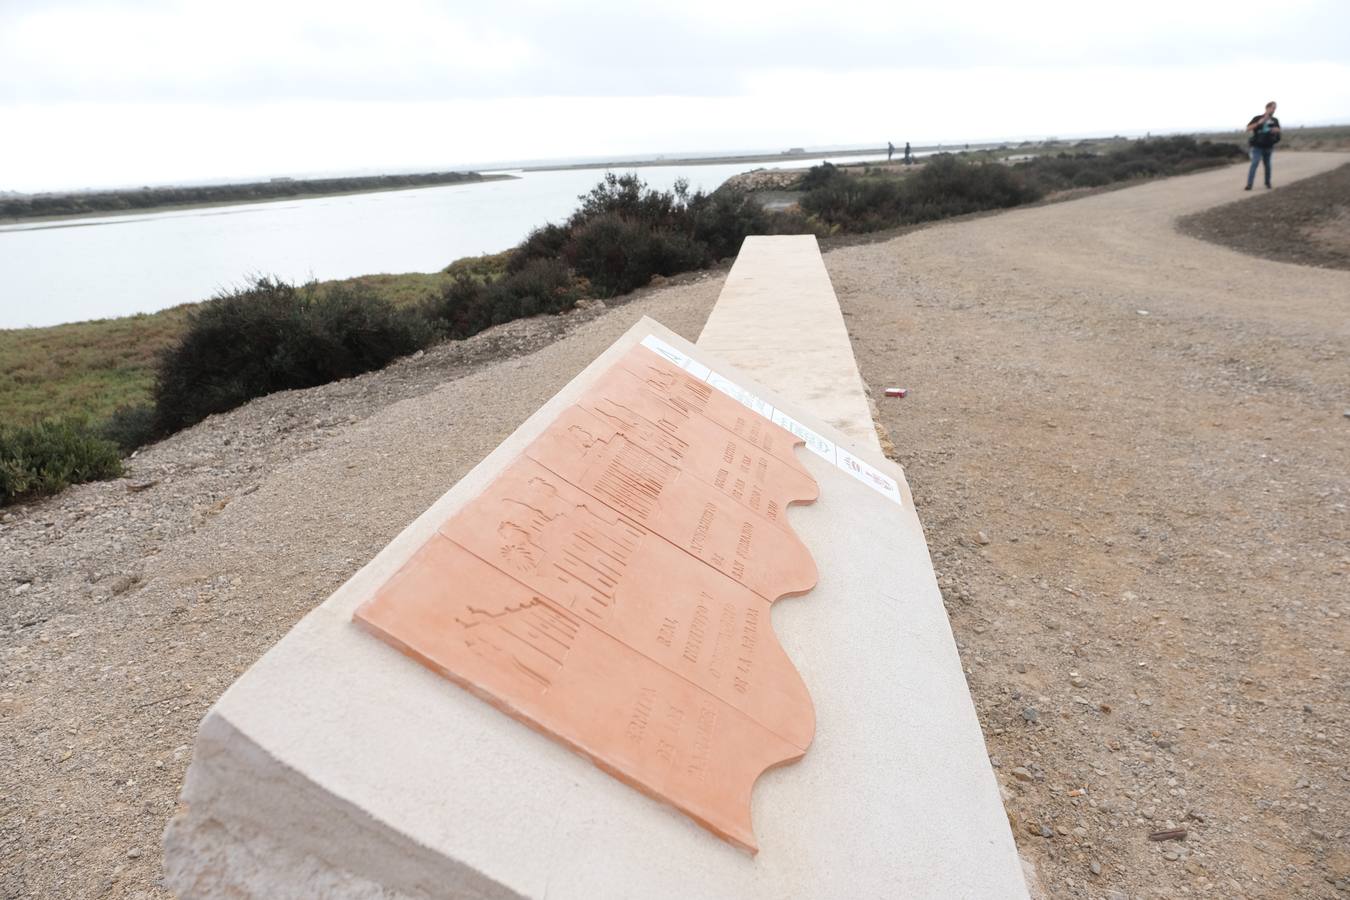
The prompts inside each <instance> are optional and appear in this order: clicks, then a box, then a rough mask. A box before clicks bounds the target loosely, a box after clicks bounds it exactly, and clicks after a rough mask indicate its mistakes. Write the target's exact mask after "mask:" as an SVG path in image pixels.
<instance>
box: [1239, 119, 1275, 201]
mask: <svg viewBox="0 0 1350 900" xmlns="http://www.w3.org/2000/svg"><path fill="white" fill-rule="evenodd" d="M1279 142H1280V120H1279V119H1277V118H1275V101H1274V100H1272V101H1270V102H1269V103H1267V104H1266V111H1265V114H1264V115H1260V116H1252V120H1251V121H1250V122H1248V123H1247V144H1248V146H1250V147H1251V148H1252V167H1251V168H1250V169H1248V170H1247V186H1246V187H1245V188H1243V190H1244V191H1250V190H1251V189H1252V182H1253V181H1255V180H1256V167H1257V166H1258V165H1262V164H1264V165H1265V171H1266V187H1267V188H1269V187H1270V154H1271V153H1273V152H1274V151H1275V145H1276V144H1278V143H1279Z"/></svg>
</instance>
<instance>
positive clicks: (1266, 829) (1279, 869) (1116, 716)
mask: <svg viewBox="0 0 1350 900" xmlns="http://www.w3.org/2000/svg"><path fill="white" fill-rule="evenodd" d="M1347 158H1350V157H1347V156H1345V155H1336V154H1325V155H1323V154H1285V155H1284V156H1282V157H1279V158H1278V160H1277V162H1278V167H1279V168H1278V172H1279V173H1280V174H1279V179H1278V180H1277V185H1279V184H1285V183H1288V182H1289V181H1292V180H1294V179H1295V178H1297V177H1300V176H1305V175H1311V174H1314V173H1316V172H1321V171H1325V170H1327V169H1329V168H1332V167H1333V166H1335V165H1338V164H1340V163H1342V162H1344V161H1345V160H1346V159H1347ZM1242 174H1243V173H1242V172H1241V171H1240V167H1233V168H1231V169H1225V170H1222V171H1218V172H1210V173H1204V174H1199V175H1194V176H1189V177H1186V178H1181V179H1171V180H1167V181H1160V182H1154V183H1150V184H1146V185H1144V186H1141V187H1135V188H1130V189H1127V190H1122V191H1116V192H1111V193H1104V194H1100V195H1097V196H1093V197H1088V198H1085V199H1082V200H1078V201H1074V202H1070V203H1063V204H1055V205H1049V206H1044V207H1040V208H1036V209H1028V210H1021V211H1014V212H1009V213H1006V214H1003V215H999V216H993V217H989V218H983V219H977V220H974V221H969V222H962V223H951V224H947V225H941V226H937V227H934V228H930V229H925V230H922V231H919V232H915V233H913V234H909V235H905V236H903V237H900V238H897V239H896V240H894V241H890V242H887V243H885V244H879V245H873V246H862V247H852V248H845V249H840V250H838V251H835V252H833V253H830V254H828V255H827V257H826V265H827V267H828V268H829V270H830V274H831V277H832V279H833V281H834V285H835V289H836V290H837V291H838V293H839V295H840V299H841V302H842V304H843V307H844V310H845V314H846V316H847V317H848V318H847V321H848V322H849V326H850V330H851V332H852V334H853V339H854V345H855V349H856V351H857V355H858V360H859V365H860V368H861V370H862V373H863V377H864V378H865V379H866V380H868V382H869V383H870V384H871V385H872V386H873V388H874V389H877V390H878V393H879V389H880V388H882V387H886V386H903V387H908V388H909V389H910V395H909V397H908V398H907V399H904V400H888V399H884V398H883V399H881V400H880V401H879V402H880V404H881V411H882V420H883V423H884V424H885V425H886V426H887V428H888V429H889V431H890V433H891V437H892V438H893V439H894V441H895V443H896V445H897V446H898V448H899V451H898V454H899V459H900V461H901V462H902V463H903V464H904V466H905V469H906V473H907V475H908V478H909V481H910V484H911V486H912V487H913V489H914V493H915V502H916V503H917V504H918V506H919V511H920V515H921V517H922V519H923V522H924V525H925V528H926V529H927V533H928V536H929V540H930V543H931V548H932V551H933V558H934V563H935V565H936V568H937V570H938V572H939V578H940V581H941V583H942V586H943V590H944V595H945V596H946V598H947V602H948V608H949V611H950V612H951V615H952V623H953V628H954V630H955V632H956V635H957V639H958V642H959V643H960V645H961V648H962V654H963V659H964V661H965V664H966V666H967V667H968V669H967V671H968V677H969V680H970V685H971V689H972V691H973V693H974V695H975V698H976V702H977V705H978V707H979V711H980V715H981V720H982V722H983V724H984V727H985V731H986V736H987V738H988V741H989V746H990V752H991V754H992V755H993V757H994V758H995V759H996V761H997V762H998V764H999V769H998V773H999V778H1000V781H1002V782H1003V784H1004V785H1005V790H1006V796H1007V800H1008V809H1009V813H1010V815H1011V817H1012V818H1013V821H1014V827H1015V831H1016V836H1017V839H1018V841H1019V843H1020V844H1021V846H1022V847H1023V850H1024V852H1025V853H1026V854H1027V855H1028V856H1029V857H1030V858H1031V859H1033V860H1034V861H1035V862H1036V863H1037V864H1038V867H1039V868H1040V870H1041V875H1042V878H1043V880H1044V884H1045V887H1046V889H1047V892H1048V894H1049V895H1051V896H1055V897H1119V896H1129V897H1177V896H1185V895H1188V894H1194V895H1203V896H1222V897H1241V896H1252V897H1272V898H1274V897H1293V896H1299V897H1332V896H1345V894H1343V893H1338V891H1348V890H1350V852H1348V851H1347V849H1346V848H1347V847H1350V831H1347V829H1350V755H1347V751H1346V738H1347V728H1346V724H1347V715H1348V714H1350V697H1347V692H1346V684H1347V675H1350V666H1347V662H1346V650H1347V645H1348V644H1350V640H1348V638H1350V632H1348V631H1347V619H1346V616H1347V614H1350V610H1347V608H1346V598H1347V587H1350V577H1348V576H1350V527H1348V523H1347V510H1346V504H1347V502H1350V418H1347V414H1350V363H1348V362H1347V360H1350V272H1344V271H1330V270H1322V269H1311V268H1305V267H1299V266H1293V265H1288V264H1284V263H1276V262H1270V261H1266V260H1261V259H1256V258H1253V257H1247V256H1241V255H1239V254H1237V253H1234V252H1232V251H1229V250H1227V249H1224V248H1221V247H1218V246H1214V245H1210V244H1206V243H1203V242H1201V241H1198V240H1195V239H1192V238H1188V237H1184V236H1182V235H1180V234H1178V233H1177V232H1176V231H1175V230H1174V229H1173V227H1172V223H1173V221H1174V220H1175V219H1176V218H1177V217H1179V216H1181V215H1184V214H1186V213H1189V212H1193V211H1195V210H1199V209H1203V208H1206V207H1208V206H1212V205H1216V204H1219V203H1223V202H1227V201H1229V200H1232V199H1234V198H1236V197H1239V196H1241V187H1242ZM1079 789H1086V792H1085V793H1084V794H1082V795H1079V796H1073V795H1071V792H1073V791H1076V790H1079ZM1172 827H1180V828H1186V829H1187V831H1188V835H1187V838H1186V839H1185V840H1184V841H1180V842H1174V841H1166V842H1151V841H1149V840H1148V835H1149V834H1150V833H1151V832H1155V831H1161V830H1164V829H1167V828H1172ZM1094 864H1095V866H1096V869H1097V870H1098V871H1099V872H1100V874H1094V868H1093V866H1094Z"/></svg>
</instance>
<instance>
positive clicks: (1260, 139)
mask: <svg viewBox="0 0 1350 900" xmlns="http://www.w3.org/2000/svg"><path fill="white" fill-rule="evenodd" d="M1257 122H1261V117H1260V116H1252V120H1251V121H1250V122H1248V123H1247V127H1248V128H1251V127H1252V126H1253V125H1255V124H1256V123H1257ZM1279 127H1280V120H1279V119H1277V118H1275V117H1274V116H1271V117H1270V118H1269V119H1267V120H1266V121H1264V122H1261V124H1260V126H1258V127H1257V128H1256V129H1255V130H1253V131H1252V133H1251V134H1249V135H1248V136H1247V143H1248V144H1250V145H1251V146H1253V147H1274V146H1275V145H1276V144H1278V143H1279V142H1280V133H1279V132H1278V131H1276V130H1275V129H1277V128H1279Z"/></svg>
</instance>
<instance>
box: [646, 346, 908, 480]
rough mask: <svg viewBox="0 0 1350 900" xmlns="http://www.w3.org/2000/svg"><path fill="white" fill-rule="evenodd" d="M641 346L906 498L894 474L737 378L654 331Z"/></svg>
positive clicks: (820, 452)
mask: <svg viewBox="0 0 1350 900" xmlns="http://www.w3.org/2000/svg"><path fill="white" fill-rule="evenodd" d="M642 346H644V347H646V348H647V349H648V350H651V351H652V352H653V353H656V354H658V355H659V356H663V357H665V358H666V359H668V360H670V361H671V362H672V363H674V364H675V365H677V366H679V367H680V368H681V369H684V370H685V371H686V372H688V373H689V374H690V375H693V376H694V377H695V378H697V379H699V380H700V381H706V382H707V383H708V384H710V385H712V386H713V387H715V388H717V389H718V390H719V391H721V392H722V393H724V394H726V395H727V396H728V397H730V398H731V399H733V400H735V401H736V402H738V403H740V404H742V405H743V406H746V407H749V408H750V409H752V410H754V411H755V412H757V413H759V414H760V415H761V416H763V417H764V418H766V419H768V420H769V421H771V422H773V423H774V424H775V425H777V426H778V427H779V428H783V429H786V430H787V431H790V432H792V433H793V434H795V435H796V436H797V437H799V438H801V439H802V440H803V441H805V442H806V446H807V448H808V449H810V450H811V452H812V453H815V454H816V455H817V456H820V457H822V458H823V459H827V460H829V461H830V462H832V463H834V465H836V466H837V467H839V468H841V469H843V470H844V471H845V472H847V473H848V474H850V475H852V476H853V477H854V478H856V479H858V480H859V481H861V482H862V483H863V484H865V485H867V486H868V487H870V488H872V490H874V491H876V492H877V493H879V494H884V495H885V496H887V497H889V498H890V499H892V500H894V501H895V502H896V503H902V502H903V501H902V500H901V498H900V486H899V485H898V484H896V482H895V479H894V478H891V477H890V476H889V475H886V474H885V473H884V472H881V471H880V470H878V469H877V468H876V467H875V466H873V465H871V464H870V463H868V462H866V461H864V460H861V459H859V458H858V457H856V456H854V455H853V454H852V453H849V452H848V451H847V450H845V449H844V448H843V447H840V446H837V445H836V444H835V443H834V442H833V441H830V440H827V439H826V438H824V437H822V436H821V435H819V434H816V432H814V431H812V430H811V429H810V428H807V427H806V426H805V425H803V424H802V423H801V422H798V421H797V420H796V419H794V418H792V417H791V416H789V415H788V414H787V413H785V412H783V411H782V410H781V409H774V407H773V406H771V405H770V404H769V403H767V402H765V401H764V400H762V399H761V398H759V397H756V396H755V395H754V394H752V393H750V392H749V391H747V390H746V389H745V388H743V387H741V386H740V385H738V384H736V383H735V382H734V381H731V380H730V379H728V378H725V377H723V376H721V375H719V374H717V373H716V372H714V371H713V370H712V369H710V368H708V367H707V366H705V365H704V364H703V363H701V362H699V361H698V360H696V359H694V358H693V357H691V356H690V355H689V354H687V353H684V352H681V351H680V350H676V349H675V348H674V347H672V346H670V345H669V344H667V343H666V342H665V341H663V340H661V339H660V338H658V337H657V336H656V335H654V334H649V335H647V336H646V337H644V338H643V339H642Z"/></svg>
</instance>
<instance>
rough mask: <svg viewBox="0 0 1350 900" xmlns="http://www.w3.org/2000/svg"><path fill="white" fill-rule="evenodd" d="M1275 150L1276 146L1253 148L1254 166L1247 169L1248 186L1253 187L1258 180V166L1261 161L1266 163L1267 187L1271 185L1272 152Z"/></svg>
mask: <svg viewBox="0 0 1350 900" xmlns="http://www.w3.org/2000/svg"><path fill="white" fill-rule="evenodd" d="M1274 151H1275V148H1274V147H1253V148H1252V167H1251V168H1250V169H1248V170H1247V187H1251V186H1252V182H1253V181H1255V180H1256V167H1257V166H1259V165H1261V163H1265V164H1266V187H1270V154H1271V153H1273V152H1274Z"/></svg>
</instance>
